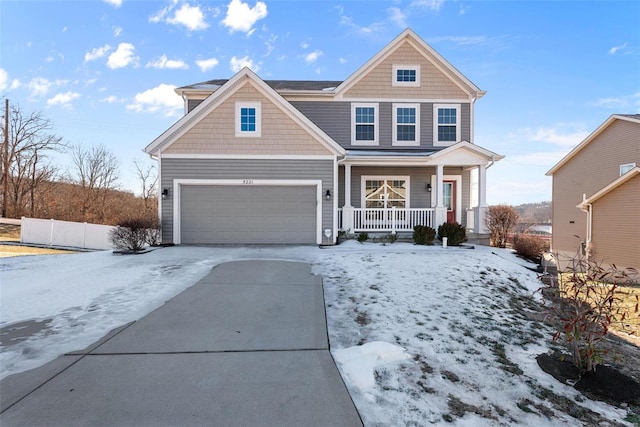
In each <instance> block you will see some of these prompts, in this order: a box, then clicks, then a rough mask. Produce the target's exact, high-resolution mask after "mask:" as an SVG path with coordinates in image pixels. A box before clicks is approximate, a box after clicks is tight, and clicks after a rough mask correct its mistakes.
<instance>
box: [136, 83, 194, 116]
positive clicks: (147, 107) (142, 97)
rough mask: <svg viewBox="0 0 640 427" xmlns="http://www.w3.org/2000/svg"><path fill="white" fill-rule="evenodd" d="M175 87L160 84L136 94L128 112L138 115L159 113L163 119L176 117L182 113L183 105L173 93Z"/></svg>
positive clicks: (180, 99)
mask: <svg viewBox="0 0 640 427" xmlns="http://www.w3.org/2000/svg"><path fill="white" fill-rule="evenodd" d="M175 88H176V87H175V86H172V85H167V84H164V83H162V84H160V85H158V86H156V87H154V88H153V89H149V90H146V91H144V92H141V93H138V94H136V96H135V97H134V101H133V103H131V104H129V105H127V109H128V110H132V111H135V112H138V113H160V114H162V115H163V116H165V117H170V116H177V115H179V114H180V112H182V109H183V107H184V106H183V103H182V98H180V97H179V96H178V95H177V94H176V93H175V91H174V90H175Z"/></svg>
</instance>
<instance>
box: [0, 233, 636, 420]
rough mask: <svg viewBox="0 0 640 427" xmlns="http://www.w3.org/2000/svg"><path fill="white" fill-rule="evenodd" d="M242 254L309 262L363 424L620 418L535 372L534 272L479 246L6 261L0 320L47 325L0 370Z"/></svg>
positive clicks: (137, 311)
mask: <svg viewBox="0 0 640 427" xmlns="http://www.w3.org/2000/svg"><path fill="white" fill-rule="evenodd" d="M240 259H287V260H297V261H306V262H310V263H312V264H313V271H314V273H316V274H321V275H322V276H323V283H324V288H325V303H326V311H327V323H328V327H329V335H330V342H331V349H332V354H333V355H334V358H335V359H336V362H337V364H338V368H339V369H340V371H341V374H342V376H343V378H344V379H345V382H346V384H347V387H348V388H349V391H350V393H351V395H352V397H353V399H354V402H355V403H356V406H357V407H358V410H359V411H360V413H361V415H362V417H363V420H364V421H365V424H366V425H367V426H399V425H426V424H449V423H451V422H453V423H454V424H455V425H461V426H467V425H468V426H495V425H505V426H506V425H513V424H519V425H523V426H540V425H558V426H562V425H567V426H574V425H575V426H578V425H591V424H594V425H597V424H599V425H630V424H628V423H626V422H625V421H624V418H625V417H626V416H627V413H626V411H624V410H622V409H619V408H615V407H613V406H610V405H607V404H604V403H602V402H595V401H591V400H588V399H586V398H584V397H582V396H581V395H580V394H579V393H578V392H576V391H575V390H574V389H573V388H571V387H569V386H565V385H562V384H560V383H559V382H557V381H556V380H555V379H553V378H552V377H551V376H549V375H547V374H545V373H544V372H542V371H541V370H540V369H539V367H538V365H537V364H536V361H535V357H536V356H537V355H538V354H540V353H543V352H546V351H548V350H549V349H550V348H553V344H552V343H551V342H550V341H549V337H550V336H551V331H550V330H549V329H548V328H547V327H546V326H545V325H543V324H542V323H540V322H538V321H535V320H532V319H535V314H536V313H537V312H538V307H539V305H538V302H537V298H536V296H535V295H534V292H535V290H536V289H537V288H538V287H539V284H538V281H537V279H536V275H535V273H533V272H531V271H530V270H528V269H526V268H525V267H524V266H525V265H526V263H525V262H524V261H522V260H519V259H517V258H516V257H515V256H513V254H512V253H511V252H509V251H507V250H499V249H495V248H487V247H482V246H476V247H475V248H474V249H462V248H453V247H449V248H446V249H445V248H442V247H438V246H433V247H423V246H415V245H412V244H407V243H394V244H390V245H382V244H376V243H365V244H359V243H357V242H355V241H348V242H345V243H343V244H341V245H339V246H335V247H329V248H317V247H278V248H259V247H256V248H250V247H248V248H214V247H171V248H162V249H157V250H154V251H152V252H150V253H147V254H143V255H135V256H117V255H113V254H111V253H110V252H94V253H79V254H72V255H46V256H31V257H15V258H5V259H2V260H0V279H1V283H0V326H2V327H6V326H7V325H10V324H14V323H17V322H22V321H26V320H31V319H33V320H40V321H41V320H47V319H51V323H50V324H49V327H48V328H46V329H45V330H43V331H41V332H40V333H38V334H36V335H34V336H32V337H31V338H29V339H26V340H24V341H22V342H19V343H17V344H15V345H10V346H5V347H1V350H2V352H1V353H0V378H4V377H6V376H7V375H10V374H13V373H18V372H22V371H25V370H28V369H32V368H35V367H37V366H40V365H42V364H44V363H46V362H48V361H50V360H53V359H54V358H55V357H57V356H58V355H61V354H64V353H66V352H69V351H74V350H79V349H82V348H85V347H87V346H89V345H90V344H91V343H93V342H95V341H96V340H98V339H99V338H101V337H102V336H104V335H105V334H106V333H107V332H109V331H110V330H111V329H113V328H115V327H118V326H121V325H123V324H125V323H127V322H130V321H133V320H136V319H139V318H140V317H142V316H144V315H145V314H147V313H149V312H151V311H152V310H153V309H155V308H157V307H159V306H160V305H162V304H163V303H164V302H165V301H166V300H168V299H170V298H172V297H173V296H175V295H177V294H178V293H180V292H181V291H183V290H184V289H186V288H187V287H189V286H191V285H193V284H195V283H196V282H197V281H198V280H199V279H200V278H202V277H204V276H205V275H206V274H207V273H208V272H209V271H210V270H211V268H213V267H214V266H215V265H217V264H219V263H222V262H227V261H233V260H240ZM527 314H532V315H527ZM568 413H571V414H572V415H573V416H570V415H568ZM616 423H618V424H616Z"/></svg>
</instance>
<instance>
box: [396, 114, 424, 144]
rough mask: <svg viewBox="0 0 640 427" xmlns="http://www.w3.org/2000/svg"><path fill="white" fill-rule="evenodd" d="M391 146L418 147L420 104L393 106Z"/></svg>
mask: <svg viewBox="0 0 640 427" xmlns="http://www.w3.org/2000/svg"><path fill="white" fill-rule="evenodd" d="M393 145H414V146H417V145H420V104H393Z"/></svg>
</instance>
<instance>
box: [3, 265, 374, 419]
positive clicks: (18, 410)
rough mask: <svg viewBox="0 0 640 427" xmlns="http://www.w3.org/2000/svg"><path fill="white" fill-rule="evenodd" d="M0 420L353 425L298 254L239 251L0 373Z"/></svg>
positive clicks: (315, 282)
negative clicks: (141, 309) (38, 359)
mask: <svg viewBox="0 0 640 427" xmlns="http://www.w3.org/2000/svg"><path fill="white" fill-rule="evenodd" d="M0 404H1V405H0V409H1V411H2V413H1V415H0V424H1V425H2V426H3V427H6V426H26V425H28V426H62V425H64V426H74V425H79V426H80V425H81V426H86V425H91V426H96V425H110V426H187V425H208V426H362V421H361V419H360V416H359V414H358V412H357V410H356V408H355V406H354V404H353V402H352V400H351V398H350V396H349V394H348V392H347V389H346V387H345V385H344V383H343V382H342V379H341V377H340V374H339V372H338V370H337V368H336V366H335V363H334V361H333V358H332V357H331V354H330V352H329V344H328V336H327V327H326V318H325V311H324V298H323V291H322V279H321V278H320V277H318V276H314V275H312V274H311V266H310V265H309V264H306V263H299V262H288V261H265V260H259V261H258V260H255V261H237V262H230V263H225V264H221V265H218V266H216V267H215V268H214V269H213V270H212V271H211V273H209V274H208V275H207V276H206V277H205V278H204V279H202V280H201V281H200V282H198V283H197V284H196V285H194V286H192V287H191V288H189V289H187V290H185V291H184V292H182V293H181V294H180V295H178V296H176V297H175V298H173V299H171V300H170V301H168V302H167V303H166V304H165V305H163V306H162V307H160V308H158V309H157V310H155V311H153V312H151V313H150V314H148V315H147V316H145V317H143V318H142V319H140V320H138V321H136V322H133V323H130V324H128V325H125V326H123V327H121V328H119V329H117V330H115V331H112V332H111V333H110V334H109V335H107V336H106V337H104V338H103V339H102V340H100V341H99V342H97V343H95V344H94V345H92V346H90V347H89V348H87V349H85V350H83V351H78V352H74V353H69V354H67V355H64V356H61V357H60V358H58V359H56V360H54V361H53V362H51V363H49V364H47V365H45V366H43V367H41V368H38V369H34V370H32V371H28V372H24V373H21V374H17V375H12V376H9V377H7V378H5V379H4V380H2V382H0Z"/></svg>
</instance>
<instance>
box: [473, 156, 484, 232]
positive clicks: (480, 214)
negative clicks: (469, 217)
mask: <svg viewBox="0 0 640 427" xmlns="http://www.w3.org/2000/svg"><path fill="white" fill-rule="evenodd" d="M475 209H476V212H475V215H474V216H475V224H474V227H473V232H474V233H478V234H486V233H488V230H487V224H486V216H487V209H488V207H487V165H478V206H477V207H476V208H475Z"/></svg>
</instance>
